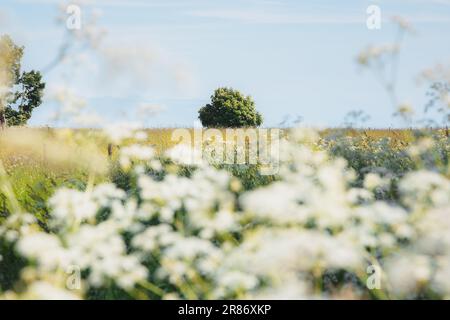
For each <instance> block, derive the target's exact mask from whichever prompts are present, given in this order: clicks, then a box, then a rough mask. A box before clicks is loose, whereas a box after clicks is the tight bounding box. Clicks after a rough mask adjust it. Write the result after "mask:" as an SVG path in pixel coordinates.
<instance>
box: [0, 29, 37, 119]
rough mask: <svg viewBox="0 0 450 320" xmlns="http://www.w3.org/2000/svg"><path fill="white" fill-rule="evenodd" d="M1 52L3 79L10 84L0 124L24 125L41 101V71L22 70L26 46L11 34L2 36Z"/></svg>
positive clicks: (0, 105) (1, 107) (0, 106)
mask: <svg viewBox="0 0 450 320" xmlns="http://www.w3.org/2000/svg"><path fill="white" fill-rule="evenodd" d="M0 53H1V56H0V80H1V81H2V82H3V83H4V85H6V87H9V92H7V94H6V95H5V98H6V99H2V100H3V101H0V125H1V126H4V125H9V126H20V125H25V124H26V123H27V122H28V120H29V119H30V118H31V114H32V112H33V109H34V108H36V107H38V106H39V105H40V104H41V103H42V95H43V91H44V89H45V83H44V82H42V75H41V73H40V72H39V71H34V70H32V71H30V72H21V70H20V69H21V64H20V61H21V59H22V56H23V47H19V46H17V45H16V44H15V43H14V42H13V41H12V40H11V38H10V37H9V36H2V37H1V38H0Z"/></svg>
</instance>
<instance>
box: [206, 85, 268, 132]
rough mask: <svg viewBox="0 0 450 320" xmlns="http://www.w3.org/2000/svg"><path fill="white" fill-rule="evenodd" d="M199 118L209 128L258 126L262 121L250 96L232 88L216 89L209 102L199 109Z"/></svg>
mask: <svg viewBox="0 0 450 320" xmlns="http://www.w3.org/2000/svg"><path fill="white" fill-rule="evenodd" d="M199 119H200V121H201V122H202V125H203V126H204V127H209V128H210V127H215V128H241V127H258V126H260V125H261V124H262V122H263V118H262V116H261V114H260V113H259V112H257V111H256V109H255V103H254V101H253V100H252V98H251V97H250V96H244V95H243V94H241V93H240V92H239V91H237V90H234V89H232V88H219V89H217V90H216V91H215V92H214V94H213V95H212V96H211V103H210V104H207V105H205V106H204V107H202V108H201V109H200V110H199Z"/></svg>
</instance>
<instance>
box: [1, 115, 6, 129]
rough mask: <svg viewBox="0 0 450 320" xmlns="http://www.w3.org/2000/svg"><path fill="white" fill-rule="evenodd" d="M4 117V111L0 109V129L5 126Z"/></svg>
mask: <svg viewBox="0 0 450 320" xmlns="http://www.w3.org/2000/svg"><path fill="white" fill-rule="evenodd" d="M6 125H7V123H6V117H5V111H0V129H1V130H3V129H5V128H6Z"/></svg>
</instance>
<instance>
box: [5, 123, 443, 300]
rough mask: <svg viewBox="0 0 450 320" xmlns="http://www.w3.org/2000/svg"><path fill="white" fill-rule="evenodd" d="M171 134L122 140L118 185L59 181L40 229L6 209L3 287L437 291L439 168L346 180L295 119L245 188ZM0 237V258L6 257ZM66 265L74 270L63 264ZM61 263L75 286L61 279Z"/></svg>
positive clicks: (343, 293) (23, 292)
mask: <svg viewBox="0 0 450 320" xmlns="http://www.w3.org/2000/svg"><path fill="white" fill-rule="evenodd" d="M176 148H177V149H175V150H172V151H169V152H167V153H166V154H164V155H157V153H156V152H154V150H152V149H151V147H149V146H145V145H138V144H134V145H128V146H123V147H122V148H121V155H120V157H119V162H120V164H121V165H123V166H124V167H125V168H124V169H126V172H127V174H128V175H129V176H130V181H131V183H129V184H128V188H127V189H126V190H124V189H121V188H119V187H118V186H116V185H114V184H113V183H107V184H99V185H96V186H94V187H88V188H86V190H84V191H78V190H71V189H60V190H58V191H57V192H56V193H55V194H54V196H53V197H52V198H51V199H50V201H49V207H50V208H51V210H50V211H51V212H50V213H51V214H50V215H51V217H50V220H49V223H48V230H44V229H43V228H42V227H41V226H40V225H39V224H38V223H37V221H36V220H35V219H34V217H32V216H30V215H27V214H25V213H20V212H17V213H15V214H13V215H11V216H9V217H8V218H7V219H6V220H5V221H4V222H3V223H2V224H1V225H0V243H1V244H2V248H8V249H7V250H9V251H8V252H14V255H15V256H14V259H15V260H14V261H19V260H20V261H21V264H20V267H19V270H18V274H17V277H16V279H15V283H14V284H11V283H10V284H9V285H5V284H3V287H0V290H3V296H4V297H5V298H27V297H35V298H44V299H47V298H49V299H51V298H86V299H95V298H117V297H120V298H136V299H148V298H151V299H156V298H158V299H216V298H225V299H232V298H250V299H251V298H256V299H258V298H272V299H278V298H285V299H299V298H436V297H438V298H449V297H450V282H449V280H448V279H450V236H449V235H450V224H449V221H450V220H449V216H450V179H449V178H448V176H446V175H445V174H443V173H438V172H433V171H430V170H426V169H420V170H413V171H410V172H408V173H406V174H405V175H404V176H403V177H398V190H397V192H398V198H397V200H396V201H386V200H380V199H378V198H377V196H376V192H377V190H378V189H379V188H383V187H384V186H385V185H387V184H389V183H390V181H389V180H388V179H387V178H386V177H381V176H379V175H377V174H375V173H370V174H368V175H366V176H365V179H364V182H363V183H362V184H357V183H355V181H356V180H357V179H358V175H357V173H356V172H355V171H354V170H353V169H352V168H350V167H349V166H348V164H347V161H346V160H344V159H343V158H340V157H336V156H330V154H329V153H328V152H326V151H324V148H323V141H321V140H320V138H319V136H318V135H317V133H316V132H314V131H311V130H294V131H293V132H291V133H290V134H289V135H288V137H287V138H285V139H283V140H282V141H281V142H280V162H281V163H280V170H279V174H278V176H277V179H275V181H274V182H272V183H270V184H268V185H266V186H261V187H259V188H256V189H254V190H244V189H243V188H241V184H240V181H239V180H238V179H237V178H236V177H234V176H233V175H232V174H231V173H230V172H229V171H226V170H224V169H219V168H217V167H214V166H212V165H210V164H208V162H207V161H203V162H199V163H196V164H188V165H187V166H186V164H179V160H180V155H182V154H185V151H186V150H185V149H183V148H185V147H183V148H182V147H176ZM419 148H421V150H422V149H424V147H423V146H422V147H420V146H419ZM425 149H427V148H425ZM182 151H183V152H182ZM422 151H423V150H422ZM189 153H190V154H197V153H196V152H195V150H191V151H190V152H189ZM156 164H158V165H156ZM187 167H189V170H185V169H186V168H187ZM5 250H6V249H2V251H0V254H2V259H0V265H2V264H3V265H7V264H8V263H11V261H10V260H11V259H12V258H11V255H6V254H5V252H6V251H5ZM74 267H75V270H79V273H75V274H72V273H70V274H67V270H74ZM368 270H376V271H379V272H375V274H373V273H370V272H368ZM74 276H78V277H79V281H80V285H79V286H77V287H76V288H73V286H68V278H69V277H74ZM374 277H377V279H378V281H375V282H376V283H378V285H377V286H375V288H374V287H373V286H370V285H369V282H370V281H372V280H373V278H374ZM71 279H72V278H71ZM0 294H2V292H1V291H0Z"/></svg>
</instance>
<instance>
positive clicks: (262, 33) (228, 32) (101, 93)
mask: <svg viewBox="0 0 450 320" xmlns="http://www.w3.org/2000/svg"><path fill="white" fill-rule="evenodd" d="M58 3H66V2H65V1H56V0H55V1H52V0H1V5H0V30H1V32H0V33H9V34H11V35H12V36H13V37H14V39H15V40H16V42H18V43H19V44H21V45H24V46H25V47H26V54H25V57H24V63H23V67H24V69H31V68H33V69H42V68H44V67H45V66H46V65H47V64H48V63H49V62H50V61H51V60H52V58H53V57H54V56H55V54H56V52H57V50H58V47H59V46H60V44H61V41H62V39H63V35H64V32H65V30H64V27H63V26H62V25H58V24H56V23H55V17H56V16H57V15H58V10H57V4H58ZM371 4H376V5H378V6H380V8H381V10H382V17H383V24H382V28H381V30H377V31H370V30H368V29H367V27H366V17H367V15H366V9H367V7H368V6H369V5H371ZM93 8H97V9H98V10H99V12H100V13H101V14H100V17H99V19H98V25H99V26H100V27H102V28H104V29H105V30H106V31H107V34H106V36H105V38H104V39H103V41H102V43H101V48H102V52H103V53H102V54H107V56H108V57H109V58H108V59H109V61H108V62H104V59H103V60H100V59H99V55H98V54H95V53H92V52H91V51H86V52H83V53H82V54H81V53H80V52H81V51H80V52H77V51H76V50H75V51H74V53H75V54H79V53H80V57H81V58H83V59H82V60H79V61H77V62H75V63H76V65H75V66H74V65H72V67H71V68H72V69H70V70H76V72H75V73H74V74H73V73H72V72H69V71H68V70H69V69H68V68H69V67H68V66H66V65H61V66H59V67H58V68H56V69H54V70H52V71H51V72H50V73H48V74H46V75H45V80H46V81H47V84H48V87H49V88H51V87H54V86H58V85H60V84H61V83H64V84H67V85H68V86H70V87H71V88H73V89H74V90H75V91H76V92H77V93H78V94H79V95H81V96H83V97H84V98H85V99H86V100H87V102H88V107H87V108H88V109H89V110H93V111H95V112H97V113H98V114H99V115H101V116H102V117H104V118H105V119H108V121H117V120H123V119H127V120H142V117H141V118H140V117H139V116H138V115H137V113H136V109H137V108H138V106H139V105H141V104H157V105H161V106H163V107H164V111H163V112H162V113H160V114H158V115H157V116H154V117H152V118H148V119H145V121H144V122H145V124H146V125H148V126H160V127H163V126H175V125H177V126H193V125H194V123H195V121H196V118H197V110H198V109H199V107H201V106H202V105H203V104H205V103H207V102H208V100H209V96H210V95H211V93H212V92H213V91H214V89H215V88H217V87H219V86H232V87H234V88H236V89H239V90H241V91H242V92H244V93H246V94H250V95H251V96H252V97H253V98H254V100H255V101H256V105H257V108H258V110H260V111H261V112H262V113H263V115H264V118H265V125H267V126H275V125H277V124H278V123H279V122H281V121H282V120H283V119H284V118H285V117H286V116H287V115H291V117H292V118H295V117H296V116H301V117H302V118H303V123H305V124H308V125H320V126H337V125H339V124H341V123H342V122H343V119H344V116H345V114H346V113H347V112H348V111H351V110H355V109H358V110H364V111H365V112H366V113H368V114H369V115H370V116H371V119H370V121H369V122H368V123H366V124H367V125H368V126H372V127H388V126H399V125H401V124H400V123H399V121H398V120H395V119H393V118H392V116H391V115H392V113H393V109H392V106H391V105H390V103H389V99H388V98H387V96H386V94H385V93H384V91H383V90H382V88H381V87H380V85H379V84H378V83H377V82H376V81H375V80H374V78H373V77H372V75H371V74H370V73H369V72H367V71H362V70H361V69H360V68H359V67H358V65H357V64H356V63H355V57H356V56H357V54H358V53H359V52H360V51H361V49H363V48H364V47H366V46H367V45H370V44H374V45H377V44H384V43H389V42H392V41H393V39H394V37H395V31H396V30H395V27H394V26H393V25H392V24H391V23H389V21H388V20H389V18H390V17H391V16H394V15H399V16H402V17H404V18H406V19H408V20H409V21H410V22H411V23H412V25H413V26H414V28H415V30H417V34H416V35H413V36H409V37H408V38H407V39H406V41H405V45H404V47H403V49H402V53H401V60H400V68H399V78H398V80H399V81H398V92H399V98H400V100H402V101H404V102H408V103H411V104H413V105H414V107H415V108H416V109H417V111H418V112H419V111H420V110H422V109H423V106H424V105H425V103H426V96H425V93H426V87H423V86H418V85H417V83H416V81H415V80H416V79H417V76H418V74H419V73H420V72H421V71H423V70H424V69H426V68H429V67H432V66H433V65H435V64H436V63H442V64H448V63H449V62H450V41H448V39H449V37H448V34H449V31H450V1H449V0H434V1H433V0H385V1H381V0H379V1H367V0H365V1H363V0H359V1H356V0H346V1H336V0H335V1H331V0H328V1H323V0H315V1H312V0H308V1H306V0H305V1H300V0H295V1H293V0H292V1H291V0H228V1H224V0H214V1H212V0H147V1H145V0H128V1H125V0H103V1H100V0H97V1H94V0H93V1H88V2H87V4H86V5H85V6H84V7H83V11H82V14H83V15H82V18H83V19H84V18H86V17H88V15H89V14H90V13H91V11H92V9H93ZM100 56H101V55H100ZM123 59H129V60H130V61H131V60H132V61H133V62H131V63H130V65H128V64H125V65H124V64H123ZM108 63H109V64H108ZM111 64H114V65H115V68H111V67H110V65H111ZM54 107H55V106H54V103H52V102H51V101H50V100H49V99H48V98H47V99H46V100H45V102H44V104H43V105H42V106H41V107H40V108H39V109H38V110H36V114H35V115H34V117H33V119H32V122H31V124H32V125H46V124H49V120H48V118H49V115H50V114H51V113H52V110H53V108H54ZM62 125H64V123H62Z"/></svg>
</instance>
